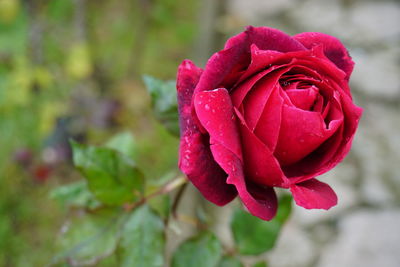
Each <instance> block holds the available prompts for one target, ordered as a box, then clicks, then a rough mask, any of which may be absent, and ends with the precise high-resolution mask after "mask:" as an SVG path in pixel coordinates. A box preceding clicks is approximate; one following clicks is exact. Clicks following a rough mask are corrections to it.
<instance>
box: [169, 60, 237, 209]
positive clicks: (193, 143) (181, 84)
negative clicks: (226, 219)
mask: <svg viewBox="0 0 400 267" xmlns="http://www.w3.org/2000/svg"><path fill="white" fill-rule="evenodd" d="M201 73H202V70H201V69H200V68H198V67H196V66H195V65H194V64H193V63H192V62H191V61H189V60H185V61H183V62H182V64H181V65H180V66H179V68H178V77H177V94H178V106H179V114H180V116H179V118H180V126H181V141H180V147H179V168H180V169H181V170H182V172H183V173H185V174H186V175H187V177H188V179H189V180H190V181H191V182H192V183H193V184H194V186H196V187H197V189H198V190H199V191H200V192H201V193H202V194H203V196H204V197H205V198H206V199H208V200H209V201H210V202H213V203H215V204H217V205H225V204H226V203H228V202H230V201H231V200H232V199H234V198H235V197H236V195H237V191H236V189H235V187H234V186H232V185H228V184H226V178H227V175H226V173H225V172H224V171H223V170H222V169H221V167H220V166H219V165H218V164H217V163H216V162H215V160H214V159H213V157H212V154H211V151H210V147H209V144H208V140H207V139H206V138H205V136H203V135H202V134H201V133H200V131H199V129H198V127H197V125H196V123H195V121H194V119H193V117H192V112H191V102H192V95H193V91H194V88H195V86H196V84H197V82H198V80H199V77H200V75H201Z"/></svg>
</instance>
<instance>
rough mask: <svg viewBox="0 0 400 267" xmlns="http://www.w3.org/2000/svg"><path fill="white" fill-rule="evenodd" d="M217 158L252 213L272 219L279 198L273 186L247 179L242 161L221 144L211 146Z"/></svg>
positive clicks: (230, 182)
mask: <svg viewBox="0 0 400 267" xmlns="http://www.w3.org/2000/svg"><path fill="white" fill-rule="evenodd" d="M211 151H212V153H213V156H214V158H215V160H216V161H217V162H218V164H219V165H220V166H221V167H222V168H223V169H224V170H225V172H226V173H227V174H228V180H227V182H228V183H229V184H233V185H234V186H235V187H236V189H237V191H238V193H239V197H240V198H241V200H242V202H243V204H244V205H245V206H246V208H247V209H248V210H249V212H250V213H251V214H253V215H254V216H257V217H259V218H260V219H263V220H267V221H268V220H271V219H272V218H273V217H274V216H275V214H276V210H277V198H276V194H275V191H274V189H273V188H271V187H265V186H261V185H253V184H252V183H251V182H250V181H248V180H247V181H246V180H245V177H244V174H243V167H242V162H241V161H240V159H239V158H238V157H236V155H234V154H233V153H232V152H231V151H230V150H228V149H226V148H225V146H223V145H221V144H214V145H212V146H211Z"/></svg>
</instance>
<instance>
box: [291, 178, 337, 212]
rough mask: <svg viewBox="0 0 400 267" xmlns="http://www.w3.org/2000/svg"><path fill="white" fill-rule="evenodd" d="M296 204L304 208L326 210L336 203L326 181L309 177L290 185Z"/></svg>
mask: <svg viewBox="0 0 400 267" xmlns="http://www.w3.org/2000/svg"><path fill="white" fill-rule="evenodd" d="M290 191H291V192H292V194H293V198H294V200H295V201H296V204H297V205H299V206H301V207H304V208H306V209H325V210H328V209H330V208H331V207H333V206H335V205H336V204H337V201H338V199H337V196H336V194H335V191H333V190H332V188H331V187H330V186H329V185H327V184H326V183H323V182H320V181H318V180H317V179H311V180H308V181H305V182H302V183H299V184H294V185H292V186H291V187H290Z"/></svg>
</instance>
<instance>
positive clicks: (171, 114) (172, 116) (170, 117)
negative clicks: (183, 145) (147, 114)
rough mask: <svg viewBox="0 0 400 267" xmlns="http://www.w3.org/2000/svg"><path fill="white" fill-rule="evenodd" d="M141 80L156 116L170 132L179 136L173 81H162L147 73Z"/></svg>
mask: <svg viewBox="0 0 400 267" xmlns="http://www.w3.org/2000/svg"><path fill="white" fill-rule="evenodd" d="M143 80H144V83H145V85H146V88H147V91H148V92H149V93H150V96H151V102H152V106H153V111H154V114H155V116H156V118H157V119H158V120H159V121H160V122H161V123H162V124H163V125H164V126H165V127H166V128H167V130H168V131H169V132H170V133H172V134H173V135H175V136H179V117H178V105H177V100H176V86H175V81H162V80H159V79H156V78H154V77H151V76H148V75H144V76H143Z"/></svg>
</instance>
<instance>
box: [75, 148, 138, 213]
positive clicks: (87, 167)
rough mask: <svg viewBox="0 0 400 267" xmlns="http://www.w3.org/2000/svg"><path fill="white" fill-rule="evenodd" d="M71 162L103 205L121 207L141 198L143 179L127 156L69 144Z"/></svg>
mask: <svg viewBox="0 0 400 267" xmlns="http://www.w3.org/2000/svg"><path fill="white" fill-rule="evenodd" d="M71 144H72V148H73V161H74V164H75V166H76V167H77V168H78V169H79V170H80V172H81V173H82V174H83V176H84V177H85V178H86V180H87V182H88V187H89V189H90V191H91V192H92V193H93V194H94V196H95V197H96V198H97V199H98V200H99V201H101V202H103V203H104V204H107V205H121V204H123V203H126V202H133V201H136V200H138V199H140V198H141V197H142V194H143V190H144V178H143V175H142V173H141V172H140V171H139V170H138V169H137V168H136V166H135V164H134V162H133V161H132V160H131V159H129V158H128V157H127V156H125V155H123V154H121V153H119V152H117V151H115V150H113V149H110V148H106V147H94V146H85V145H81V144H78V143H76V142H73V141H72V142H71Z"/></svg>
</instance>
